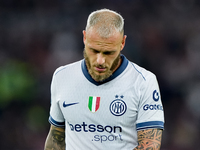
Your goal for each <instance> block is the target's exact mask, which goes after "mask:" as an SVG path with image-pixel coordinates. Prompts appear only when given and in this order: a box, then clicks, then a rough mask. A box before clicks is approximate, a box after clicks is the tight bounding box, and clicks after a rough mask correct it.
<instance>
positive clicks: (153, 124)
mask: <svg viewBox="0 0 200 150" xmlns="http://www.w3.org/2000/svg"><path fill="white" fill-rule="evenodd" d="M152 128H159V129H162V130H164V122H163V121H149V122H142V123H138V124H136V129H137V131H138V130H145V129H152Z"/></svg>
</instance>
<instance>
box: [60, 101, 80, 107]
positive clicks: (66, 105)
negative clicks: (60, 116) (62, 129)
mask: <svg viewBox="0 0 200 150" xmlns="http://www.w3.org/2000/svg"><path fill="white" fill-rule="evenodd" d="M75 104H78V102H77V103H69V104H65V102H63V107H68V106H71V105H75Z"/></svg>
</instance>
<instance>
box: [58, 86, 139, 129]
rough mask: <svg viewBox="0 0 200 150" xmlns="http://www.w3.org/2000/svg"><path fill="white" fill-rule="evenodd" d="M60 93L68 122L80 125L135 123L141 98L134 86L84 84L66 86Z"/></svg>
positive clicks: (61, 107)
mask: <svg viewBox="0 0 200 150" xmlns="http://www.w3.org/2000/svg"><path fill="white" fill-rule="evenodd" d="M59 95H60V96H59V105H60V109H61V111H62V113H63V116H64V118H65V122H67V123H68V124H75V125H80V126H79V127H81V126H82V127H83V126H88V125H95V126H98V125H102V126H106V125H109V126H116V125H125V126H126V125H134V124H135V120H136V118H137V110H138V108H137V107H138V99H139V98H138V95H136V94H134V92H133V89H131V88H125V87H122V86H112V85H106V84H104V85H100V86H96V85H94V86H89V85H84V87H75V86H74V87H70V88H68V89H66V88H65V90H63V91H62V93H60V94H59ZM84 124H85V125H84Z"/></svg>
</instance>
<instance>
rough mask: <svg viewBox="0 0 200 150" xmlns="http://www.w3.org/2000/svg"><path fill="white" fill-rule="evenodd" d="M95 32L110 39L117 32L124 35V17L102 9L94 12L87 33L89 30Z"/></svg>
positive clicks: (88, 23)
mask: <svg viewBox="0 0 200 150" xmlns="http://www.w3.org/2000/svg"><path fill="white" fill-rule="evenodd" d="M91 28H93V29H95V31H96V32H97V33H98V34H99V35H100V36H101V37H104V38H108V37H110V36H111V35H113V34H114V33H116V32H120V33H121V34H123V33H124V19H123V17H122V16H121V15H120V14H119V13H117V12H115V11H112V10H109V9H100V10H97V11H94V12H92V13H91V14H90V15H89V17H88V20H87V25H86V29H85V30H86V32H87V31H89V29H91Z"/></svg>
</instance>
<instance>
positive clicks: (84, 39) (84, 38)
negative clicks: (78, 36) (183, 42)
mask: <svg viewBox="0 0 200 150" xmlns="http://www.w3.org/2000/svg"><path fill="white" fill-rule="evenodd" d="M85 41H86V31H85V30H83V43H84V44H85Z"/></svg>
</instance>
